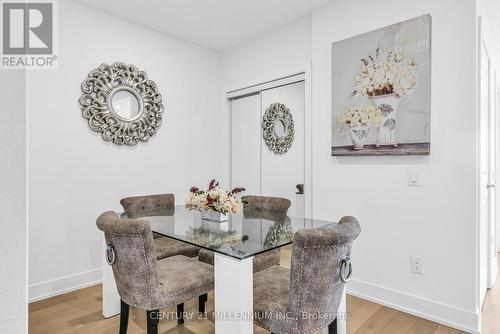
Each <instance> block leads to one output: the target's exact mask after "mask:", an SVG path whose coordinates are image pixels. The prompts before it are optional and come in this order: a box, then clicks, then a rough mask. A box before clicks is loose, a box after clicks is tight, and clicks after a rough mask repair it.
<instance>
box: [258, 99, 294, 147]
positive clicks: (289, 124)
mask: <svg viewBox="0 0 500 334" xmlns="http://www.w3.org/2000/svg"><path fill="white" fill-rule="evenodd" d="M262 128H263V130H264V132H263V137H264V141H265V143H266V145H267V147H268V148H269V149H270V150H271V151H273V152H274V153H276V154H283V153H285V152H287V151H288V150H289V149H290V147H291V146H292V142H293V137H294V135H295V130H294V124H293V117H292V114H291V113H290V110H289V109H288V108H287V107H286V106H285V105H284V104H282V103H273V104H271V105H270V106H269V108H267V109H266V112H265V114H264V117H263V118H262Z"/></svg>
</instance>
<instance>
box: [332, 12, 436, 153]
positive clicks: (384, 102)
mask: <svg viewBox="0 0 500 334" xmlns="http://www.w3.org/2000/svg"><path fill="white" fill-rule="evenodd" d="M430 27H431V16H430V15H424V16H420V17H417V18H414V19H411V20H408V21H404V22H400V23H397V24H394V25H391V26H388V27H385V28H381V29H378V30H375V31H372V32H369V33H365V34H362V35H359V36H355V37H351V38H349V39H346V40H342V41H338V42H334V43H333V44H332V155H334V156H342V155H425V154H430V120H431V108H430V106H431V100H430V97H431V94H430V92H431V71H430V69H431V68H430V51H431V29H430Z"/></svg>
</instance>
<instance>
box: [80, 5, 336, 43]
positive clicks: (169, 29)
mask: <svg viewBox="0 0 500 334" xmlns="http://www.w3.org/2000/svg"><path fill="white" fill-rule="evenodd" d="M76 1H77V2H79V3H81V4H84V5H86V6H88V7H91V8H94V9H97V10H100V11H103V12H105V13H108V14H111V15H114V16H118V17H120V18H122V19H125V20H127V21H130V22H133V23H137V24H140V25H142V26H145V27H148V28H151V29H153V30H156V31H159V32H162V33H165V34H168V35H171V36H174V37H177V38H179V39H182V40H184V41H188V42H192V43H195V44H198V45H201V46H204V47H206V48H208V49H211V50H215V51H222V50H224V49H227V48H229V47H231V46H234V45H237V44H239V43H242V42H244V41H247V40H250V39H252V38H253V37H256V36H258V35H260V34H263V33H265V32H266V31H269V30H272V29H274V28H277V27H279V26H282V25H285V24H287V23H289V22H291V21H293V20H295V19H298V18H300V17H303V16H305V15H307V14H309V13H311V12H312V11H313V10H315V9H317V8H319V7H321V6H323V5H325V4H327V3H328V2H330V1H332V0H106V1H103V0H76Z"/></svg>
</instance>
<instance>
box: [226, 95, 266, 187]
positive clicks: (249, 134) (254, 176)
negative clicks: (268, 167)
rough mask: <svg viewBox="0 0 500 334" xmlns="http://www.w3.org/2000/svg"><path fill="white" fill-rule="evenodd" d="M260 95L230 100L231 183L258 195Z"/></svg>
mask: <svg viewBox="0 0 500 334" xmlns="http://www.w3.org/2000/svg"><path fill="white" fill-rule="evenodd" d="M260 128H261V127H260V94H255V95H251V96H246V97H242V98H237V99H234V100H232V101H231V185H232V187H245V188H246V191H245V194H247V195H260V193H261V192H260V190H261V189H260V138H261V136H260V135H261V130H260Z"/></svg>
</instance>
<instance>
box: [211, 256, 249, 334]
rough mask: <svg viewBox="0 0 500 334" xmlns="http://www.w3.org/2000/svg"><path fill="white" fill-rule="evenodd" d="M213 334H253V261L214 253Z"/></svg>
mask: <svg viewBox="0 0 500 334" xmlns="http://www.w3.org/2000/svg"><path fill="white" fill-rule="evenodd" d="M214 264H215V290H214V296H215V298H214V299H215V314H214V317H215V333H217V334H234V333H239V334H253V318H252V316H253V258H248V259H245V260H241V261H239V260H236V259H232V258H229V257H227V256H224V255H221V254H217V253H216V254H215V263H214Z"/></svg>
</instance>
